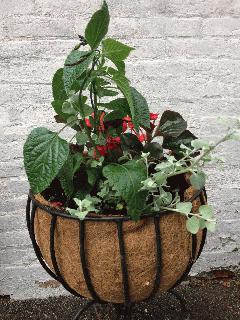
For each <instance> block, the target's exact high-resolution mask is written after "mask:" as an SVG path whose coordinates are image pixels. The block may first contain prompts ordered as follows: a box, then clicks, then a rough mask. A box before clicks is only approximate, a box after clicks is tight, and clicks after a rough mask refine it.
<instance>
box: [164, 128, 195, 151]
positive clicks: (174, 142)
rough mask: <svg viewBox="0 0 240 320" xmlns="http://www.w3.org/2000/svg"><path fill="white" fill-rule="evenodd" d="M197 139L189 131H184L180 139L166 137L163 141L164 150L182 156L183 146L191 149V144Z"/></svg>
mask: <svg viewBox="0 0 240 320" xmlns="http://www.w3.org/2000/svg"><path fill="white" fill-rule="evenodd" d="M194 139H197V137H195V135H194V134H192V133H191V132H190V131H189V130H185V131H183V132H182V133H181V134H180V135H179V136H178V137H170V136H167V137H164V139H163V148H164V149H169V150H172V151H173V152H175V153H177V154H179V153H181V154H182V149H181V145H185V146H186V147H188V148H190V147H191V142H192V141H193V140H194Z"/></svg>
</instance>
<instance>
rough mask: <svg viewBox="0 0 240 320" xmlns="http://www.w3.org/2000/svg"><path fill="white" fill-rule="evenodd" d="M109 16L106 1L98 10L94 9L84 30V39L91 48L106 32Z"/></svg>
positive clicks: (93, 47) (96, 44) (96, 45)
mask: <svg viewBox="0 0 240 320" xmlns="http://www.w3.org/2000/svg"><path fill="white" fill-rule="evenodd" d="M109 21H110V16H109V12H108V5H107V3H106V1H104V2H103V5H102V7H101V9H100V10H98V11H96V12H95V13H94V14H93V16H92V17H91V20H90V21H89V23H88V25H87V27H86V30H85V39H86V40H87V43H88V44H89V45H90V47H91V48H92V49H96V48H97V47H98V45H99V44H100V42H101V41H102V39H103V38H104V37H105V35H106V34H107V32H108V26H109Z"/></svg>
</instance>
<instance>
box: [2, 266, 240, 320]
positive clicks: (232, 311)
mask: <svg viewBox="0 0 240 320" xmlns="http://www.w3.org/2000/svg"><path fill="white" fill-rule="evenodd" d="M178 292H179V293H181V294H182V296H183V297H184V298H185V300H186V305H187V309H188V310H189V313H190V315H189V317H188V318H186V317H185V318H184V319H190V320H240V277H239V275H235V274H232V273H230V274H229V273H226V272H218V273H215V274H214V273H213V274H210V275H209V274H208V275H207V276H204V277H198V278H194V279H190V280H188V281H186V282H185V283H184V284H183V285H181V286H180V287H179V288H178ZM81 305H83V301H80V300H79V299H77V298H72V297H59V298H49V299H45V300H27V301H18V302H17V301H6V300H5V299H0V319H1V320H2V319H4V320H28V319H29V320H31V319H34V320H45V319H49V320H50V319H51V320H71V319H72V317H73V315H74V314H75V313H76V311H77V309H78V308H79V307H80V306H81ZM81 319H82V320H105V319H106V320H113V319H116V317H115V313H114V308H113V307H112V306H97V307H92V308H91V309H90V311H89V312H88V314H86V315H84V316H83V317H82V318H81ZM147 319H161V320H178V319H181V318H180V317H179V305H178V303H177V302H176V301H175V299H174V298H173V297H172V296H171V295H170V294H166V295H163V296H162V297H160V298H158V299H154V300H152V301H151V302H148V303H141V304H138V305H136V306H135V307H134V316H133V320H147ZM118 320H120V319H119V318H118Z"/></svg>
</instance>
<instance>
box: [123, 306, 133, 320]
mask: <svg viewBox="0 0 240 320" xmlns="http://www.w3.org/2000/svg"><path fill="white" fill-rule="evenodd" d="M123 319H124V320H131V319H132V304H130V305H128V306H124V313H123Z"/></svg>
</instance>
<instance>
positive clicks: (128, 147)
mask: <svg viewBox="0 0 240 320" xmlns="http://www.w3.org/2000/svg"><path fill="white" fill-rule="evenodd" d="M121 147H122V150H123V151H127V152H133V153H134V154H140V153H141V151H143V145H142V144H141V142H140V141H139V140H138V137H137V136H136V135H135V134H132V133H130V132H127V133H125V134H122V135H121Z"/></svg>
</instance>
